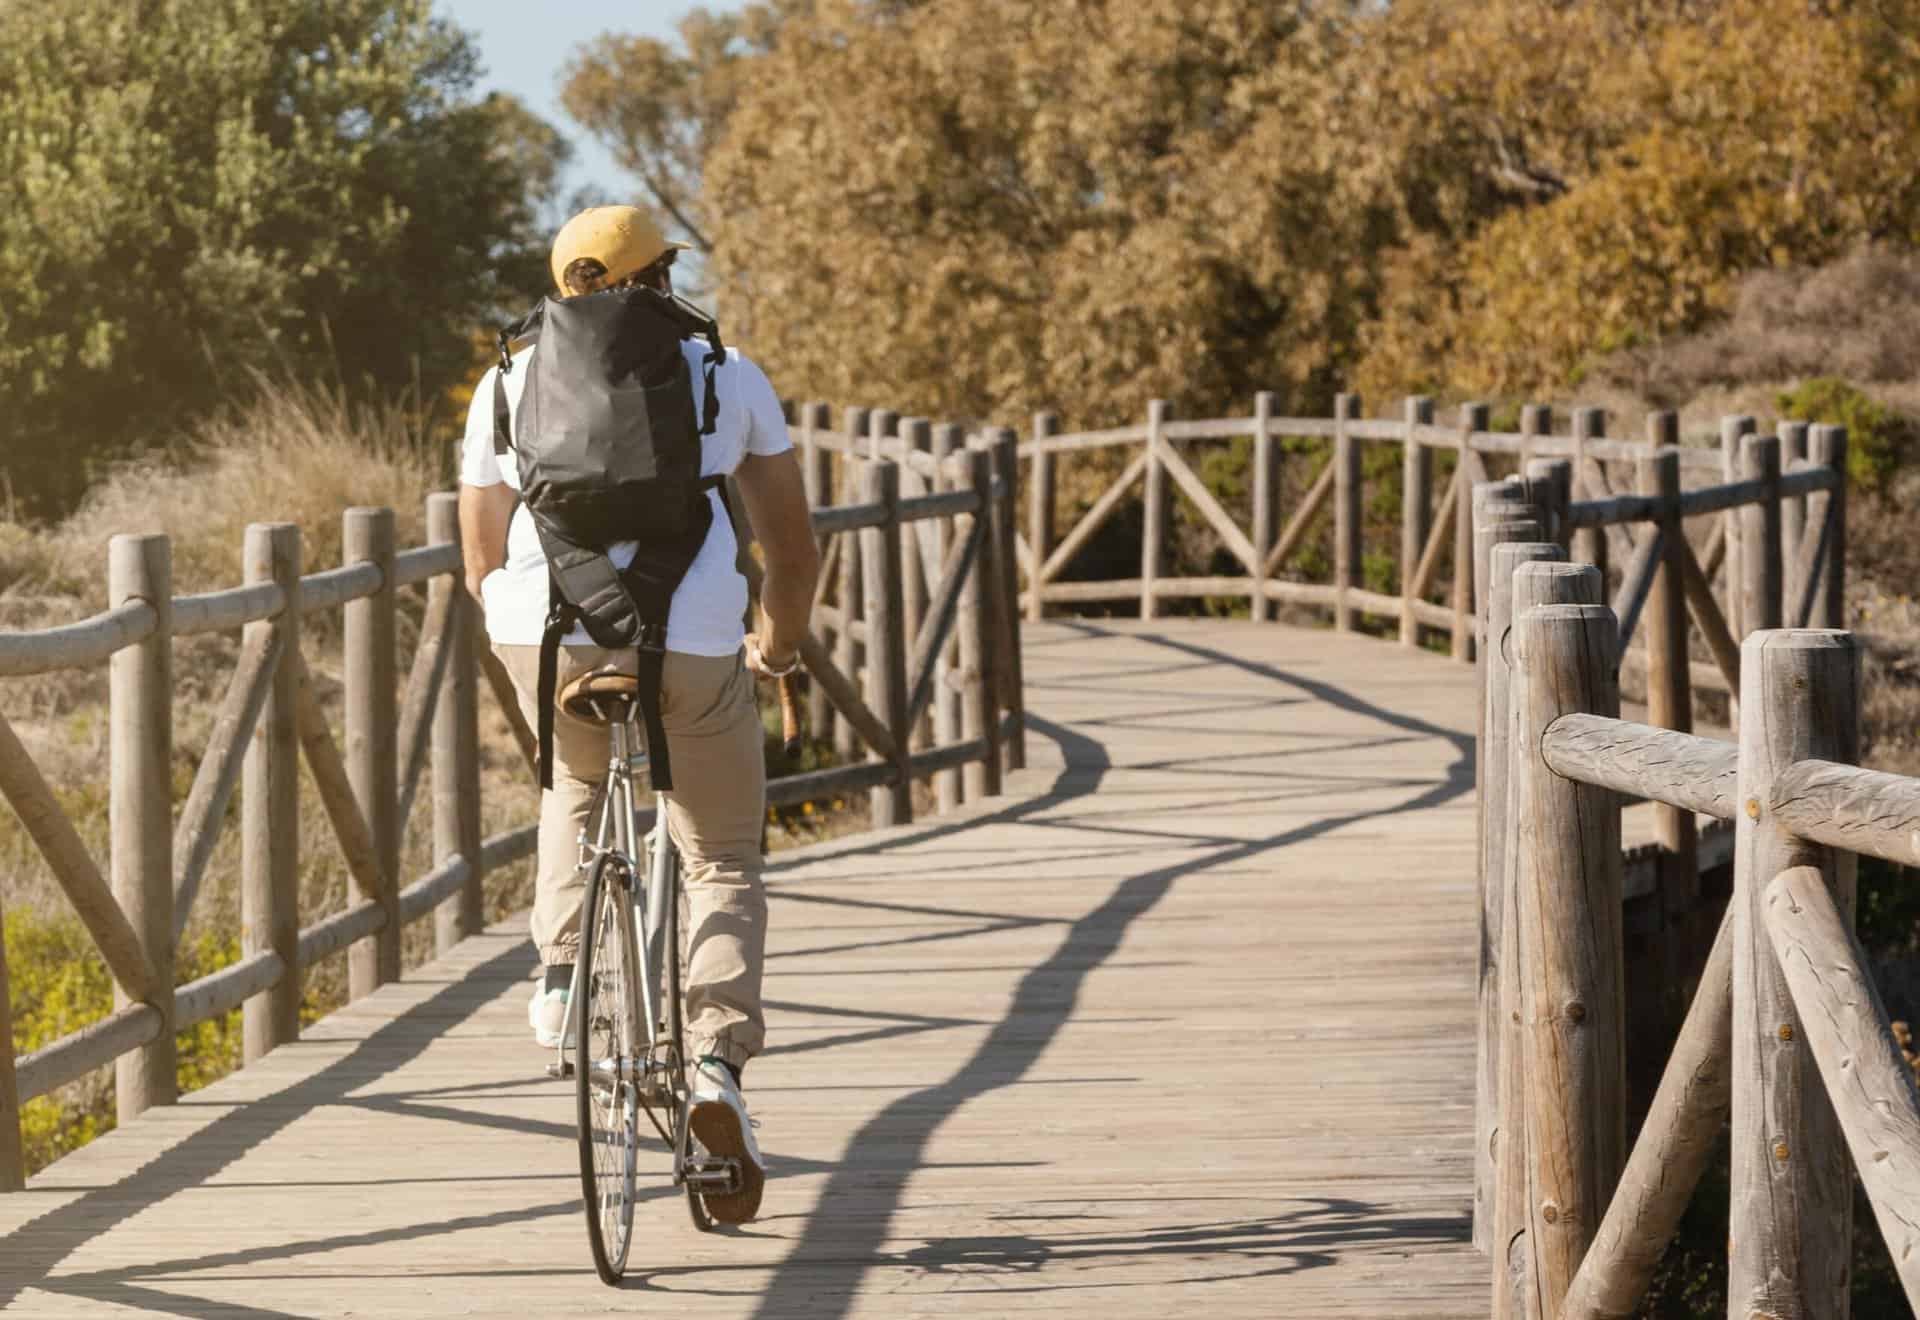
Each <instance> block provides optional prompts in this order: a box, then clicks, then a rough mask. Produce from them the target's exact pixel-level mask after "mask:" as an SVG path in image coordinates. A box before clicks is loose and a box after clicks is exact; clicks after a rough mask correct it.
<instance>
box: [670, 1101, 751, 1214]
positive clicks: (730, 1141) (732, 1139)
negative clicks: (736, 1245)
mask: <svg viewBox="0 0 1920 1320" xmlns="http://www.w3.org/2000/svg"><path fill="white" fill-rule="evenodd" d="M687 1125H688V1127H689V1128H691V1129H692V1131H693V1139H694V1140H695V1141H697V1142H699V1143H700V1144H701V1145H702V1146H703V1147H705V1148H706V1151H707V1153H708V1154H709V1155H712V1156H714V1157H716V1158H718V1159H723V1160H737V1161H738V1162H739V1165H740V1190H739V1191H737V1192H727V1193H725V1194H724V1195H722V1194H718V1193H714V1192H702V1193H701V1194H700V1199H701V1200H702V1201H703V1202H704V1203H705V1204H706V1207H707V1213H708V1214H710V1215H712V1216H713V1217H714V1219H716V1220H717V1221H719V1222H720V1223H722V1224H744V1223H746V1222H747V1221H748V1220H749V1219H752V1218H753V1217H754V1216H755V1215H757V1214H759V1213H760V1195H761V1193H762V1192H764V1191H766V1189H767V1175H766V1171H765V1170H763V1169H761V1168H760V1167H759V1166H758V1165H756V1164H755V1163H754V1162H753V1160H752V1159H750V1158H749V1157H748V1155H747V1142H746V1134H745V1133H743V1132H741V1130H740V1116H739V1115H738V1114H736V1113H735V1112H734V1111H733V1106H732V1105H728V1104H722V1103H720V1102H719V1101H708V1102H707V1103H706V1104H703V1105H695V1106H694V1107H693V1112H692V1113H691V1114H690V1115H688V1116H687Z"/></svg>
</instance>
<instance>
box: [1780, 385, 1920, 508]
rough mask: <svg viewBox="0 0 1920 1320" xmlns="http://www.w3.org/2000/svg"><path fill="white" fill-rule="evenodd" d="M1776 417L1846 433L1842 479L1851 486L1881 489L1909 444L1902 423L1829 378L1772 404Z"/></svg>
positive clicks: (1799, 388) (1858, 392) (1883, 407)
mask: <svg viewBox="0 0 1920 1320" xmlns="http://www.w3.org/2000/svg"><path fill="white" fill-rule="evenodd" d="M1776 402H1777V404H1778V406H1779V409H1780V415H1781V416H1782V417H1791V418H1794V419H1796V420H1799V421H1807V422H1825V423H1828V424H1830V425H1837V426H1844V427H1846V428H1847V474H1848V476H1850V477H1851V478H1852V479H1853V482H1854V484H1855V485H1856V486H1859V487H1862V488H1864V489H1866V490H1870V491H1878V490H1880V489H1882V488H1883V487H1884V486H1885V485H1886V482H1887V479H1888V478H1889V477H1891V476H1892V475H1893V474H1894V473H1895V472H1896V471H1898V470H1899V468H1900V461H1901V459H1902V458H1903V457H1904V456H1905V455H1906V453H1907V450H1908V448H1909V446H1910V445H1911V443H1912V439H1913V436H1912V431H1911V427H1910V425H1909V423H1908V422H1907V420H1906V418H1904V417H1902V416H1901V415H1900V414H1899V413H1897V412H1895V411H1894V410H1893V409H1891V408H1889V407H1887V406H1886V405H1885V404H1883V403H1880V402H1877V401H1876V400H1874V399H1872V398H1870V397H1868V396H1867V395H1866V394H1865V393H1863V392H1862V391H1861V390H1859V389H1858V388H1857V387H1855V386H1853V385H1851V384H1849V383H1848V382H1846V381H1844V380H1841V379H1839V378H1838V377H1835V376H1816V377H1815V378H1813V379H1812V380H1807V381H1802V382H1801V383H1800V384H1799V385H1796V386H1795V387H1794V388H1792V389H1790V390H1782V391H1781V392H1780V395H1779V397H1778V399H1777V400H1776Z"/></svg>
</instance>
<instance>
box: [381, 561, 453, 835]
mask: <svg viewBox="0 0 1920 1320" xmlns="http://www.w3.org/2000/svg"><path fill="white" fill-rule="evenodd" d="M464 623H465V620H464V619H462V618H460V616H458V615H457V614H455V612H454V609H453V597H452V595H451V594H449V593H447V592H446V591H444V590H442V591H439V592H436V593H435V594H434V597H433V599H432V601H431V602H429V604H428V606H427V617H426V618H425V619H423V620H421V622H420V641H419V644H418V645H417V646H415V647H414V652H413V664H412V665H411V666H410V667H409V669H408V672H407V686H406V691H405V694H404V695H403V696H402V697H401V700H400V732H399V735H398V736H397V737H396V738H395V739H394V748H395V751H396V754H397V755H399V756H400V757H401V761H400V767H399V778H398V783H397V786H396V790H395V791H396V793H397V795H398V796H397V805H395V807H394V809H393V814H394V828H395V829H396V830H398V831H399V833H400V834H401V836H402V837H404V836H405V835H406V832H407V819H408V818H409V817H410V816H412V815H413V800H414V798H415V797H416V796H417V795H418V794H419V791H420V777H421V775H423V774H425V773H426V769H427V750H428V747H429V746H430V743H431V739H432V736H433V716H434V713H435V712H436V711H437V710H438V709H439V703H440V689H441V686H442V685H443V684H444V683H445V681H446V676H447V659H448V657H449V655H451V654H452V651H453V646H452V642H453V633H454V629H455V628H456V627H458V626H461V625H463V624H464Z"/></svg>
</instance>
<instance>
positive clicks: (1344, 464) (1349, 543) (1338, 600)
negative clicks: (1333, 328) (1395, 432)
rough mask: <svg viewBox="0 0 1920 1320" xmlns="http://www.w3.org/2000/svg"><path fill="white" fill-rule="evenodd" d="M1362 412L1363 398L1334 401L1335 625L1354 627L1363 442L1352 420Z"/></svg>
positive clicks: (1347, 396)
mask: <svg viewBox="0 0 1920 1320" xmlns="http://www.w3.org/2000/svg"><path fill="white" fill-rule="evenodd" d="M1359 416H1360V400H1359V399H1358V398H1357V397H1356V396H1354V395H1351V394H1342V395H1339V396H1337V397H1336V398H1335V399H1334V401H1333V419H1334V435H1333V626H1334V629H1335V631H1337V632H1345V631H1347V630H1349V629H1351V628H1352V627H1353V607H1352V604H1351V602H1350V601H1349V600H1348V596H1349V593H1351V592H1352V591H1353V589H1354V588H1355V587H1357V586H1359V585H1360V535H1361V519H1360V442H1359V441H1358V440H1356V439H1355V438H1354V436H1353V433H1352V430H1351V429H1350V428H1351V424H1352V423H1353V421H1354V420H1355V419H1356V418H1358V417H1359Z"/></svg>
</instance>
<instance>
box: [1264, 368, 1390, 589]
mask: <svg viewBox="0 0 1920 1320" xmlns="http://www.w3.org/2000/svg"><path fill="white" fill-rule="evenodd" d="M1279 398H1280V396H1279V395H1277V394H1275V393H1274V392H1273V391H1272V390H1261V391H1260V392H1259V393H1258V394H1256V395H1254V396H1253V529H1252V530H1253V537H1252V540H1253V549H1254V555H1253V580H1252V585H1251V586H1250V587H1249V588H1248V590H1249V591H1250V592H1251V593H1252V594H1251V595H1250V596H1249V597H1248V611H1247V612H1248V615H1249V616H1250V617H1251V618H1252V619H1253V621H1254V622H1255V623H1264V622H1266V621H1267V620H1268V619H1271V618H1272V617H1273V602H1272V601H1270V600H1268V599H1267V555H1268V554H1269V553H1270V552H1271V551H1272V550H1273V538H1274V537H1275V536H1276V535H1278V533H1279V529H1280V500H1279V493H1280V492H1279V480H1280V462H1279V455H1278V454H1277V453H1276V452H1275V451H1276V449H1277V444H1276V442H1275V440H1274V438H1273V413H1274V408H1275V407H1276V406H1277V404H1278V402H1279ZM1415 553H1416V554H1417V553H1418V552H1417V551H1416V552H1415Z"/></svg>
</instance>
